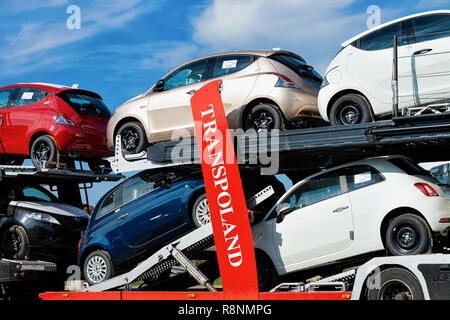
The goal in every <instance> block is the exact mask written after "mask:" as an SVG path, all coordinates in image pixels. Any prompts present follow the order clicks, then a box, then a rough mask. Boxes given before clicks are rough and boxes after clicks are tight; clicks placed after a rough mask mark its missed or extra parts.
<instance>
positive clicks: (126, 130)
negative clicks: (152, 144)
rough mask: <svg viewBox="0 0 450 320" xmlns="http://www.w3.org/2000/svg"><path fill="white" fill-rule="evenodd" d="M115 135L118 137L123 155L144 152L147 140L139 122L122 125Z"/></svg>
mask: <svg viewBox="0 0 450 320" xmlns="http://www.w3.org/2000/svg"><path fill="white" fill-rule="evenodd" d="M116 135H120V140H121V143H122V146H121V147H122V153H123V154H136V153H139V152H142V151H144V148H145V145H146V143H145V142H146V140H147V139H146V136H145V131H144V128H143V127H142V125H141V124H140V123H139V122H136V121H130V122H127V123H125V124H123V125H122V126H121V127H120V128H119V130H117V133H116ZM114 141H115V140H114Z"/></svg>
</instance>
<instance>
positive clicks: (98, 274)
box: [83, 250, 114, 285]
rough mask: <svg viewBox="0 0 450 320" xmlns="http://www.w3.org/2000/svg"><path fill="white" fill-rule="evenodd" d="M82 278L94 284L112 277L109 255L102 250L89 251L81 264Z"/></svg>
mask: <svg viewBox="0 0 450 320" xmlns="http://www.w3.org/2000/svg"><path fill="white" fill-rule="evenodd" d="M83 274H84V279H85V280H86V281H87V282H88V283H89V285H94V284H97V283H100V282H102V281H105V280H108V279H109V278H112V277H114V266H113V263H112V261H111V256H110V255H109V254H108V252H106V251H103V250H96V251H94V252H91V253H90V254H89V255H88V256H87V258H86V260H85V261H84V264H83Z"/></svg>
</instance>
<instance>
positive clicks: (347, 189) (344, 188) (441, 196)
mask: <svg viewBox="0 0 450 320" xmlns="http://www.w3.org/2000/svg"><path fill="white" fill-rule="evenodd" d="M437 183H438V182H437V180H435V179H434V178H432V177H431V176H430V175H429V173H428V171H426V170H424V169H422V168H421V167H420V166H418V165H416V164H415V163H413V162H412V161H411V160H409V159H408V158H405V157H401V156H389V157H379V158H372V159H366V160H362V161H357V162H353V163H349V164H346V165H342V166H338V167H335V168H332V169H328V170H326V171H322V172H320V173H318V174H315V175H312V176H310V177H308V178H306V179H304V180H302V181H300V182H298V183H297V184H295V185H294V186H293V187H292V188H291V189H290V190H289V191H287V192H286V194H285V195H284V196H283V197H281V198H280V200H279V201H278V202H277V204H276V205H275V206H274V207H273V208H272V210H271V211H270V212H269V213H268V214H267V215H266V216H265V217H264V219H263V220H262V221H261V222H260V223H258V224H256V225H254V226H253V228H252V233H253V241H254V245H255V250H256V251H255V252H256V260H257V266H258V283H259V285H260V288H261V289H268V288H271V285H273V284H274V283H273V281H274V280H275V279H276V278H277V276H278V275H284V274H287V273H291V272H295V271H300V270H306V269H308V268H313V267H319V266H324V265H328V264H333V263H334V262H335V261H342V260H345V259H349V258H354V257H357V256H361V255H364V254H370V253H374V252H377V251H380V250H384V249H386V250H387V251H388V252H389V253H390V254H392V255H413V254H421V253H425V252H427V251H428V250H429V249H430V247H431V243H432V241H431V240H432V238H433V236H435V235H438V234H439V233H440V232H442V233H445V232H446V231H447V228H449V227H450V223H449V222H450V199H448V198H447V196H446V193H445V192H446V191H447V190H446V189H444V188H443V187H440V186H438V185H437Z"/></svg>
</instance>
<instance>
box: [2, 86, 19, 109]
mask: <svg viewBox="0 0 450 320" xmlns="http://www.w3.org/2000/svg"><path fill="white" fill-rule="evenodd" d="M15 91H16V88H8V89H3V90H0V108H8V107H12V100H11V99H12V98H13V96H14V92H15Z"/></svg>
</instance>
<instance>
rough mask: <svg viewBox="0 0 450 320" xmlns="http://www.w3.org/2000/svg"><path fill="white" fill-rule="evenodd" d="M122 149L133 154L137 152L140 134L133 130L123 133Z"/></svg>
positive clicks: (126, 130) (128, 129) (129, 129)
mask: <svg viewBox="0 0 450 320" xmlns="http://www.w3.org/2000/svg"><path fill="white" fill-rule="evenodd" d="M121 137H122V148H123V149H125V150H126V151H129V152H132V151H134V150H136V147H137V146H138V144H139V133H138V132H137V131H136V130H133V129H132V128H127V129H125V130H123V132H122V133H121Z"/></svg>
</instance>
